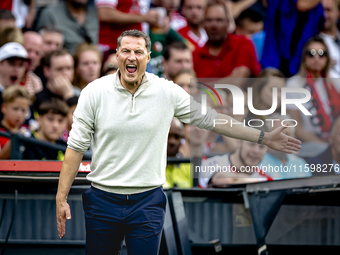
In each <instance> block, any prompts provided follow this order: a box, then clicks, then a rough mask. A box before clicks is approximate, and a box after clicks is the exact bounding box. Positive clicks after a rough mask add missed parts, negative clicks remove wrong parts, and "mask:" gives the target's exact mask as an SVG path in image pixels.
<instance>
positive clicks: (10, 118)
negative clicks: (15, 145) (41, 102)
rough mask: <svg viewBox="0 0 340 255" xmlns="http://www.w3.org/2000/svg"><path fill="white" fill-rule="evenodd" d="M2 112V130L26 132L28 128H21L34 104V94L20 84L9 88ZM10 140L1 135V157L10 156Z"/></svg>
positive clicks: (2, 105)
mask: <svg viewBox="0 0 340 255" xmlns="http://www.w3.org/2000/svg"><path fill="white" fill-rule="evenodd" d="M2 98H3V103H2V104H1V112H2V114H3V118H2V120H1V122H0V131H2V132H9V133H19V132H22V133H26V132H27V130H26V129H21V127H22V124H23V123H24V122H25V120H26V114H28V111H29V106H30V105H31V104H32V100H33V99H32V96H31V95H30V93H29V91H28V90H27V89H26V88H24V87H22V86H19V85H14V86H11V87H9V88H7V89H6V90H5V91H4V92H3V94H2ZM10 146H11V145H10V141H9V138H7V137H2V136H0V159H8V158H10V154H11V153H10V152H11V147H10Z"/></svg>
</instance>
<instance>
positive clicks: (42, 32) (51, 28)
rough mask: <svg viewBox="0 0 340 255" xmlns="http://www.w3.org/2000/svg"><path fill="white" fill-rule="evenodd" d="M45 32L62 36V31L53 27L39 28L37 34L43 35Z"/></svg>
mask: <svg viewBox="0 0 340 255" xmlns="http://www.w3.org/2000/svg"><path fill="white" fill-rule="evenodd" d="M45 32H51V33H58V34H61V35H63V31H61V29H59V28H58V27H56V26H54V25H48V26H41V27H39V34H40V35H43V34H44V33H45Z"/></svg>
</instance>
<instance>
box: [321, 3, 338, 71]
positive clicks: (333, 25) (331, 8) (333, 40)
mask: <svg viewBox="0 0 340 255" xmlns="http://www.w3.org/2000/svg"><path fill="white" fill-rule="evenodd" d="M322 5H323V9H324V11H325V24H324V27H323V30H322V31H321V37H322V38H323V39H324V41H325V43H326V44H327V47H328V50H329V53H330V57H331V59H332V63H331V67H332V71H333V72H335V74H334V75H335V77H340V33H339V29H338V26H337V25H338V20H339V17H340V15H339V14H340V1H339V0H323V1H322Z"/></svg>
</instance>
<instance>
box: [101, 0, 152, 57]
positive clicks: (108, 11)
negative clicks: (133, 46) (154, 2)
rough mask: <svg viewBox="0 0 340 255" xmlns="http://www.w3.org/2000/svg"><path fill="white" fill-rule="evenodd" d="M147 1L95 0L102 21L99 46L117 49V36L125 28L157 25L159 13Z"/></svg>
mask: <svg viewBox="0 0 340 255" xmlns="http://www.w3.org/2000/svg"><path fill="white" fill-rule="evenodd" d="M145 2H146V1H142V0H136V1H128V0H95V5H96V7H97V11H98V17H99V21H100V30H99V48H100V49H101V50H103V51H108V50H110V49H117V38H118V37H119V36H120V35H121V33H123V32H124V31H125V30H129V29H138V30H142V23H143V22H145V23H148V24H150V25H157V23H158V13H157V11H155V10H150V11H147V10H148V8H149V7H148V6H146V5H145ZM144 31H145V30H144Z"/></svg>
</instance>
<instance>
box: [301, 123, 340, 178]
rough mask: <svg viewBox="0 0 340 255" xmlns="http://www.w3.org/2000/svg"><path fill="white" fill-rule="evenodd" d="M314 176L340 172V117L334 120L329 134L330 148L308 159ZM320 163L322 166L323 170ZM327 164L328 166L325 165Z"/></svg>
mask: <svg viewBox="0 0 340 255" xmlns="http://www.w3.org/2000/svg"><path fill="white" fill-rule="evenodd" d="M307 162H308V164H309V166H310V168H311V170H313V171H312V173H313V176H314V175H317V176H318V175H325V174H339V173H340V117H337V118H336V120H335V121H334V124H333V127H332V131H331V134H330V136H329V146H328V148H327V149H326V150H325V151H323V152H322V153H320V155H317V156H316V157H312V158H309V159H308V160H307ZM318 165H319V166H320V165H321V166H322V169H323V171H321V169H320V167H319V170H318ZM325 165H326V167H324V166H325Z"/></svg>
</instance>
